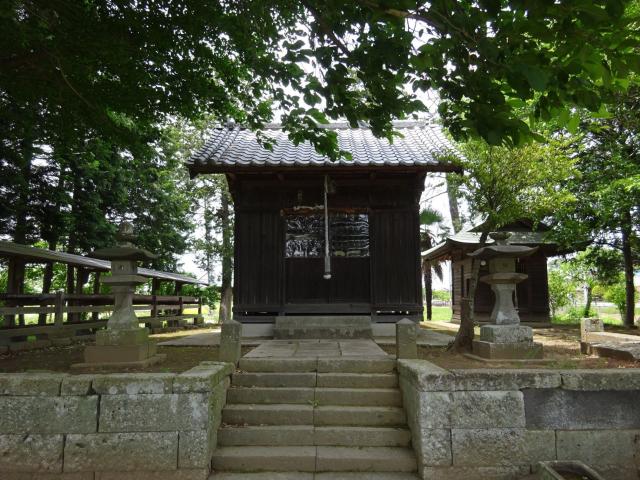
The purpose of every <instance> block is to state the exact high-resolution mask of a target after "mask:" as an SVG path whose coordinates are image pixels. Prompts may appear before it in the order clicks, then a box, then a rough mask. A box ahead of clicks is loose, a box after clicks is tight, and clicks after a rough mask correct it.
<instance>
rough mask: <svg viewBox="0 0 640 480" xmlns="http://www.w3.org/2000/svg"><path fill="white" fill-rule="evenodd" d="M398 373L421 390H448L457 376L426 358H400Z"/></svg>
mask: <svg viewBox="0 0 640 480" xmlns="http://www.w3.org/2000/svg"><path fill="white" fill-rule="evenodd" d="M397 368H398V373H399V374H400V377H402V378H405V379H407V380H408V381H409V382H410V383H411V384H413V385H414V387H415V388H416V389H417V390H420V391H439V390H445V391H448V390H450V389H451V386H452V384H453V381H454V380H455V377H454V376H453V374H452V373H451V372H449V371H448V370H445V369H444V368H440V367H438V366H437V365H435V364H433V363H431V362H428V361H426V360H406V359H403V360H398V367H397Z"/></svg>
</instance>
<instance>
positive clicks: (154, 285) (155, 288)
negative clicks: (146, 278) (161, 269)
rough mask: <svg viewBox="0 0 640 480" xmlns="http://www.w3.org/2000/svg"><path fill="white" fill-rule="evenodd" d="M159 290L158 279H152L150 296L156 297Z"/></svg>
mask: <svg viewBox="0 0 640 480" xmlns="http://www.w3.org/2000/svg"><path fill="white" fill-rule="evenodd" d="M159 288H160V279H158V278H152V279H151V295H157V294H158V289H159Z"/></svg>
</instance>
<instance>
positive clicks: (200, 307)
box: [198, 297, 202, 315]
mask: <svg viewBox="0 0 640 480" xmlns="http://www.w3.org/2000/svg"><path fill="white" fill-rule="evenodd" d="M198 315H202V297H198Z"/></svg>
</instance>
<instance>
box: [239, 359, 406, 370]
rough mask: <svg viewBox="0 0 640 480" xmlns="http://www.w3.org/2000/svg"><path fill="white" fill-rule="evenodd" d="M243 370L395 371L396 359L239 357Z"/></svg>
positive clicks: (240, 366)
mask: <svg viewBox="0 0 640 480" xmlns="http://www.w3.org/2000/svg"><path fill="white" fill-rule="evenodd" d="M239 368H240V370H241V371H243V372H265V373H294V372H298V373H299V372H320V373H330V372H334V373H391V372H393V371H395V368H396V359H395V358H393V357H390V356H388V357H385V356H376V357H374V356H371V357H367V358H344V357H336V358H318V359H315V358H291V357H289V358H259V357H253V358H252V357H246V358H241V359H240V364H239Z"/></svg>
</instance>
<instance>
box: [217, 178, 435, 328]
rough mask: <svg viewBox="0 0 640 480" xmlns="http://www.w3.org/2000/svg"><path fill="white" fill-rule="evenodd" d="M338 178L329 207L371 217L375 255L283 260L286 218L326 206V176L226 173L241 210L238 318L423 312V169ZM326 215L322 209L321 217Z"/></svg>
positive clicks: (238, 212)
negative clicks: (328, 267) (328, 270)
mask: <svg viewBox="0 0 640 480" xmlns="http://www.w3.org/2000/svg"><path fill="white" fill-rule="evenodd" d="M384 173H385V174H384V175H380V174H376V173H374V172H355V173H354V172H350V173H344V174H338V173H332V174H331V175H330V178H331V180H332V181H333V182H334V185H335V193H333V194H331V195H330V196H329V209H330V211H331V210H340V211H349V210H353V211H357V212H366V213H368V214H369V236H370V239H369V241H370V244H369V257H362V258H341V257H333V258H332V279H331V280H329V281H327V280H324V279H323V278H322V274H323V268H324V263H323V259H322V258H285V222H284V215H285V214H286V213H291V212H292V211H294V209H296V208H299V207H317V206H319V205H322V194H323V179H324V175H323V174H322V173H319V174H318V173H315V174H304V173H302V172H297V173H288V172H287V173H282V172H280V173H263V174H237V175H228V180H229V185H230V189H231V193H232V195H233V197H234V208H235V255H234V256H235V263H234V314H235V316H236V317H237V318H238V319H239V320H241V321H257V322H261V321H271V320H272V319H273V317H274V316H275V315H280V314H286V313H327V314H329V313H371V314H373V315H374V316H376V317H377V319H378V321H384V320H388V321H393V320H395V319H396V317H395V316H394V315H399V314H400V313H402V314H403V315H405V316H406V314H407V313H406V312H409V314H411V315H413V316H415V317H416V318H418V317H420V316H421V315H422V287H421V281H420V243H419V216H418V208H419V198H420V193H421V192H422V189H423V185H424V177H425V174H424V172H422V173H416V172H397V173H396V172H384ZM321 212H322V210H318V213H321Z"/></svg>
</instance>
